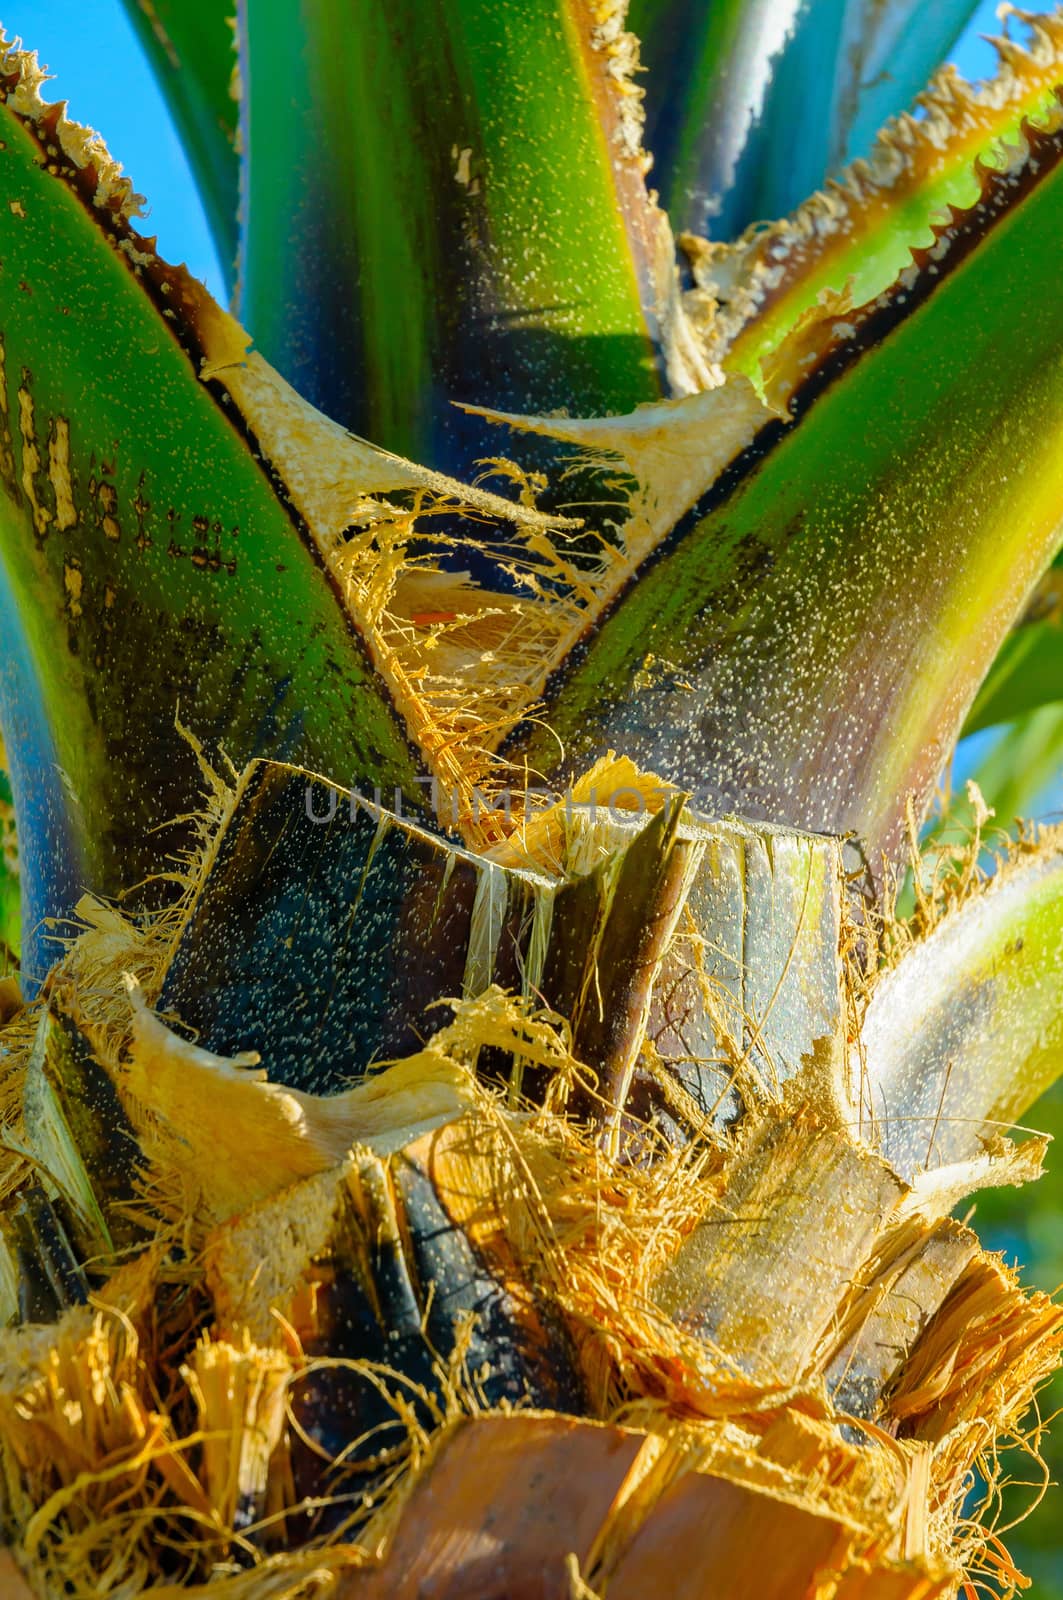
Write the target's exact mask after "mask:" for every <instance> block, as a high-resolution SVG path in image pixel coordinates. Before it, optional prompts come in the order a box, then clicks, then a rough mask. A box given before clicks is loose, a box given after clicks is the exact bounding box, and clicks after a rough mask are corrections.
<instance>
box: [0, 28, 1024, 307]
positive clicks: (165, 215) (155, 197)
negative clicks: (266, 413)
mask: <svg viewBox="0 0 1063 1600" xmlns="http://www.w3.org/2000/svg"><path fill="white" fill-rule="evenodd" d="M187 3H188V4H190V5H191V4H195V0H187ZM1031 9H1032V10H1035V11H1040V10H1048V9H1050V7H1049V6H1048V5H1039V4H1033V5H1032V6H1031ZM0 19H2V21H3V23H4V26H5V28H6V30H7V32H8V34H9V35H15V34H18V35H21V37H22V39H23V41H24V43H25V44H26V45H27V46H28V47H30V48H32V49H35V50H36V51H37V52H38V53H39V55H40V57H41V61H42V62H43V63H44V65H45V66H47V67H48V69H49V70H50V71H51V72H52V73H54V75H55V82H54V84H52V85H51V96H52V98H54V99H67V100H69V102H70V111H71V115H72V116H74V117H75V118H76V119H77V120H78V121H79V122H87V123H88V124H89V125H90V126H91V127H93V128H96V129H97V131H98V132H99V133H101V134H102V135H103V137H104V139H105V140H106V142H107V145H108V148H109V149H110V151H111V154H112V155H114V156H116V157H117V159H118V160H120V161H121V162H123V164H124V165H125V168H126V171H127V172H128V173H129V175H130V176H131V177H132V179H133V181H134V183H135V185H136V187H137V189H138V190H139V192H140V193H141V194H144V195H147V197H148V201H149V206H150V214H149V220H148V224H147V230H146V231H149V232H153V233H154V232H157V233H158V236H159V248H160V250H161V252H162V254H163V255H164V256H167V257H169V258H170V259H171V260H173V259H176V260H181V259H184V260H185V261H187V262H188V265H189V266H190V267H191V268H192V270H193V272H195V273H196V274H197V276H199V277H201V278H204V279H205V280H206V282H207V284H208V286H209V287H210V289H211V290H212V291H213V292H214V293H215V294H216V295H218V296H219V298H224V291H223V289H222V282H221V273H220V271H219V269H218V262H217V257H216V255H215V253H214V247H213V245H212V243H211V240H210V235H209V233H208V231H207V225H206V222H205V220H204V217H203V213H202V210H201V209H200V206H199V202H198V200H197V198H196V194H195V189H194V186H193V183H192V178H191V174H190V173H189V170H188V166H187V164H186V162H185V159H184V156H183V155H182V153H181V146H180V143H179V141H178V139H177V136H176V134H175V133H174V131H173V128H172V126H171V124H170V120H169V117H168V115H167V112H166V108H165V106H164V105H163V103H162V100H161V98H160V96H159V93H158V91H157V90H156V88H155V84H154V80H153V78H152V76H151V71H150V68H149V67H148V65H147V62H146V61H145V59H144V57H143V55H142V54H141V51H140V46H139V44H138V43H137V40H136V37H135V35H134V33H133V30H132V29H131V27H130V26H129V23H128V22H127V21H126V17H125V13H124V11H123V9H122V6H121V4H120V3H119V0H87V3H86V0H0ZM997 27H998V24H997V21H996V0H983V4H981V5H980V6H979V9H978V12H977V14H976V16H975V18H974V21H973V23H972V26H971V27H970V28H969V30H968V32H967V35H966V37H965V39H964V41H963V44H962V46H961V48H960V49H959V50H958V51H957V53H956V58H955V59H956V61H957V64H958V65H959V67H960V69H961V71H963V72H964V73H965V74H966V75H967V76H968V77H980V76H982V75H984V74H985V73H987V72H990V71H991V70H992V66H993V53H992V51H991V50H990V48H989V46H988V45H986V44H985V43H983V42H982V41H981V40H980V39H979V37H978V35H979V34H980V33H985V32H990V33H992V32H995V31H996V30H997ZM118 84H121V85H123V86H124V92H123V93H121V94H119V93H117V92H116V85H118Z"/></svg>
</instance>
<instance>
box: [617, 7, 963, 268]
mask: <svg viewBox="0 0 1063 1600" xmlns="http://www.w3.org/2000/svg"><path fill="white" fill-rule="evenodd" d="M973 10H974V0H941V3H940V4H936V5H934V6H925V5H922V4H920V3H919V0H893V3H892V4H888V5H886V6H882V5H878V4H869V3H868V0H788V3H786V4H783V5H778V4H775V3H774V0H753V3H749V0H724V3H722V4H713V5H705V4H700V3H693V0H632V5H631V8H630V11H629V14H628V23H629V26H630V27H631V28H632V29H633V30H634V32H635V33H636V34H637V35H638V37H639V39H640V40H641V42H642V55H643V59H644V61H645V63H646V66H647V68H648V82H647V90H646V97H647V131H646V143H647V145H648V147H649V149H650V151H651V153H652V154H653V157H654V181H655V182H656V183H657V184H658V185H659V186H660V189H661V193H662V197H663V200H664V203H665V206H666V207H667V209H668V212H669V215H670V216H671V217H672V219H673V222H674V224H675V226H676V228H677V230H678V229H681V228H685V229H690V230H692V231H693V232H695V233H704V232H705V231H707V230H709V231H711V233H712V236H713V237H714V238H717V239H730V238H734V237H735V236H736V235H738V234H739V233H741V232H742V230H743V229H744V228H746V227H747V226H748V225H749V224H750V223H753V222H759V221H765V220H767V219H768V218H771V217H777V216H781V215H782V214H783V213H784V212H787V211H792V210H793V209H794V208H795V206H797V205H799V204H800V203H801V202H802V201H803V200H804V199H805V197H806V196H807V195H809V194H810V193H811V192H812V191H813V190H814V189H817V188H819V187H820V186H821V185H822V183H823V182H824V180H825V179H826V178H827V177H828V176H829V175H831V174H832V173H837V172H839V171H840V170H841V168H842V166H843V165H844V164H845V162H846V161H848V160H851V159H852V158H853V157H854V156H857V155H864V154H866V152H867V150H868V149H869V148H870V145H871V141H872V139H873V137H874V135H875V133H876V132H877V130H878V128H879V127H880V126H881V125H882V123H883V122H885V121H886V119H887V117H890V116H892V115H893V114H895V113H896V112H898V111H902V110H904V109H905V108H906V107H907V106H908V105H909V104H910V103H911V101H912V100H913V99H914V98H915V96H916V94H918V92H919V91H920V90H921V89H922V88H923V86H924V85H925V83H926V81H927V79H928V77H929V76H930V74H931V73H932V72H933V70H934V68H935V67H936V66H938V64H939V63H940V62H941V61H942V60H943V59H944V57H945V56H946V55H947V53H948V51H949V49H950V48H951V46H952V44H953V43H954V41H955V40H956V38H957V37H958V36H959V34H960V32H961V31H962V29H963V26H964V24H965V22H966V21H967V18H968V16H969V15H970V13H971V12H972V11H973ZM812 105H814V106H815V107H816V111H815V114H814V115H810V114H809V108H810V107H811V106H812Z"/></svg>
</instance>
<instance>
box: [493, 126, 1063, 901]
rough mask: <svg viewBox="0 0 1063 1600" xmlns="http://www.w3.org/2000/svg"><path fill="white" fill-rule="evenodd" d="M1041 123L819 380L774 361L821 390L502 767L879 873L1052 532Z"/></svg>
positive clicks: (813, 354)
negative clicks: (678, 796)
mask: <svg viewBox="0 0 1063 1600" xmlns="http://www.w3.org/2000/svg"><path fill="white" fill-rule="evenodd" d="M1059 121H1060V119H1059V118H1058V117H1057V119H1056V125H1055V128H1054V130H1053V131H1052V132H1051V133H1049V132H1047V131H1046V132H1042V133H1040V134H1031V140H1032V149H1031V154H1030V157H1029V159H1028V160H1027V161H1026V163H1025V165H1022V164H1020V165H1018V166H1017V167H1016V169H1015V171H1014V172H1012V173H1005V174H1000V175H997V176H993V175H987V176H986V179H985V184H986V192H985V196H984V198H983V200H982V201H981V202H980V204H979V205H978V206H977V207H975V208H973V209H972V210H971V211H970V212H969V213H966V214H963V215H962V216H960V217H959V218H958V219H957V220H956V221H955V222H954V224H953V225H952V226H951V228H950V229H945V230H943V231H942V234H941V243H940V244H939V246H938V247H936V248H935V250H934V251H933V252H927V253H925V254H924V255H923V256H922V257H921V258H920V266H919V268H918V269H917V268H914V267H913V269H911V271H910V272H909V273H908V274H907V275H905V276H904V277H903V278H902V279H901V280H900V281H899V283H898V285H897V289H896V292H895V294H894V295H893V296H886V297H884V299H883V301H882V302H880V303H875V304H874V305H873V306H871V307H868V308H866V309H865V312H864V313H863V314H862V316H861V315H855V314H854V317H853V318H852V319H848V318H844V317H843V318H836V319H835V318H831V317H830V316H828V317H827V319H826V325H825V327H824V328H822V329H821V330H820V336H821V337H822V335H823V333H827V334H828V339H827V354H826V357H825V359H824V349H823V346H822V344H821V345H820V347H819V349H818V350H817V348H816V346H815V338H814V337H813V339H812V341H811V343H810V344H808V345H805V344H802V343H801V342H800V341H799V342H798V344H797V347H796V350H795V352H794V356H795V365H796V367H797V369H798V370H799V371H801V372H803V373H804V374H805V375H806V378H807V375H808V373H809V371H810V370H811V371H814V370H815V369H816V365H817V361H818V362H819V369H820V371H821V374H822V376H821V378H820V379H819V380H818V383H813V385H812V387H811V389H806V390H805V400H804V402H802V399H801V391H800V390H798V395H797V405H798V409H799V411H800V415H799V418H798V421H797V423H796V425H791V426H790V427H788V428H786V427H778V426H776V427H774V428H772V427H769V428H768V429H766V430H764V431H762V433H761V435H760V438H759V441H758V442H757V443H756V444H754V446H753V447H752V448H751V449H750V450H749V451H748V452H747V453H746V455H745V457H744V458H743V459H742V460H741V461H740V462H739V463H738V465H737V466H736V467H735V468H733V469H732V470H731V473H730V475H729V476H730V481H729V482H728V481H727V480H726V479H725V480H723V481H722V482H721V484H720V485H718V486H717V488H716V489H714V490H713V491H710V493H709V495H708V497H707V499H706V502H705V503H704V505H703V507H702V509H701V511H700V513H699V512H697V511H695V513H693V514H692V515H691V516H690V517H688V518H687V519H686V521H685V523H684V524H683V525H682V526H681V528H680V530H679V531H678V533H677V534H676V535H675V536H674V537H673V539H672V541H671V542H670V544H669V545H668V546H667V547H666V548H665V549H664V551H663V552H662V553H661V555H660V557H659V558H658V559H657V560H656V562H655V563H654V564H653V565H652V566H651V567H650V568H649V570H647V571H646V572H645V573H643V574H642V576H641V577H640V579H639V581H638V582H637V583H636V584H635V585H634V586H633V587H630V588H629V589H628V591H627V592H626V593H625V595H624V596H623V597H622V598H621V600H620V601H619V602H618V603H617V604H616V605H615V606H614V608H613V610H612V612H611V613H610V614H609V616H608V617H607V619H606V620H605V622H604V624H603V625H601V626H600V627H599V629H598V630H597V632H596V633H594V634H591V632H590V630H589V629H588V633H587V636H586V638H585V640H584V644H583V647H582V649H581V650H579V651H577V652H576V656H575V658H574V659H573V660H572V661H571V662H570V665H569V666H568V668H567V669H566V670H565V671H563V672H561V673H559V674H558V675H557V678H556V680H555V681H554V683H553V684H552V685H551V686H550V689H549V690H548V694H547V711H546V721H547V722H548V723H549V724H550V727H551V730H552V731H551V732H550V733H546V732H544V731H542V729H540V730H539V731H537V732H536V731H532V732H530V733H529V734H527V735H525V737H524V738H523V739H521V738H518V739H516V740H514V741H512V743H511V745H510V749H509V751H507V753H508V754H516V755H517V756H518V758H519V759H524V758H527V759H528V760H529V761H530V763H531V764H532V765H533V766H534V767H536V768H538V769H539V770H540V771H546V772H551V771H553V772H555V773H557V772H559V759H558V750H559V747H560V746H563V748H564V762H563V764H561V765H560V770H563V771H565V772H566V773H567V772H570V771H578V770H579V769H580V768H581V767H583V766H584V765H585V764H589V762H590V761H591V760H592V759H594V758H596V757H597V756H599V755H601V754H602V753H603V752H604V751H605V750H607V749H610V748H619V749H622V750H624V752H625V753H626V754H627V755H629V756H631V757H632V759H634V760H635V761H637V762H638V763H639V764H640V765H641V766H643V767H645V768H649V769H651V770H657V771H658V772H659V773H660V775H661V776H663V777H665V778H667V779H669V780H670V781H673V782H677V783H680V784H681V785H683V786H684V787H688V788H690V789H691V790H692V791H693V792H694V793H695V796H696V797H697V800H698V801H699V803H700V804H701V805H702V806H707V807H708V808H710V809H711V810H713V811H719V810H732V809H733V810H736V811H738V812H740V813H742V814H746V815H752V816H759V817H764V818H767V819H768V820H774V821H778V822H782V823H786V824H789V825H791V826H797V827H805V828H810V829H813V830H822V831H826V832H836V833H845V832H847V831H849V830H854V831H855V832H856V833H857V834H858V835H859V837H860V839H861V840H862V841H863V845H864V848H865V849H866V851H867V853H868V857H869V861H870V865H871V868H872V871H877V869H878V866H879V864H880V860H881V856H882V854H883V853H885V855H886V856H887V857H889V858H892V859H894V860H899V859H900V857H901V856H902V855H903V851H904V842H903V836H904V815H905V807H906V804H907V798H908V796H909V795H911V796H913V797H914V800H915V804H916V808H917V810H918V811H921V810H922V809H923V808H924V807H925V806H926V804H927V803H928V801H929V798H930V794H931V791H932V788H933V784H934V782H935V781H936V778H937V775H938V773H939V772H940V770H941V767H942V766H943V764H944V761H945V759H946V758H947V756H948V754H949V753H950V751H951V748H952V745H953V743H954V741H955V739H956V737H957V736H958V733H959V730H960V727H961V725H962V722H963V718H964V715H965V713H966V710H967V708H968V706H969V704H970V701H971V699H972V698H973V695H974V693H975V691H976V688H977V686H978V683H979V682H980V680H981V678H982V677H983V675H984V674H985V672H986V671H987V670H988V668H989V666H990V664H991V662H992V659H993V655H994V653H995V651H996V649H997V647H998V645H999V642H1000V640H1001V639H1002V638H1003V636H1004V635H1005V633H1006V632H1007V630H1008V628H1009V627H1010V626H1011V624H1012V622H1013V620H1014V618H1015V617H1016V615H1017V614H1018V613H1020V612H1021V611H1022V609H1023V607H1024V605H1025V603H1026V601H1027V599H1028V597H1029V594H1030V592H1031V591H1032V589H1033V587H1034V585H1035V584H1036V583H1037V581H1038V579H1039V578H1040V576H1041V573H1042V571H1043V569H1044V567H1045V565H1046V564H1047V562H1048V561H1049V560H1050V559H1051V557H1052V555H1053V554H1054V553H1055V551H1056V549H1057V548H1058V545H1059V542H1060V538H1061V536H1063V482H1061V478H1060V468H1059V461H1060V454H1061V452H1060V443H1059V441H1060V437H1061V435H1063V380H1061V374H1063V367H1061V363H1060V351H1061V350H1063V301H1061V299H1060V296H1059V293H1058V279H1057V274H1056V268H1055V250H1054V241H1055V240H1056V239H1057V238H1058V237H1059V233H1060V230H1061V228H1063V165H1061V158H1063V129H1061V128H1060V126H1059ZM950 269H951V270H950ZM861 329H862V330H863V332H862V333H861ZM835 337H837V338H840V339H841V341H842V344H841V347H840V348H839V347H838V346H836V345H832V342H831V341H832V340H833V338H835ZM832 363H833V365H832ZM835 374H837V375H835ZM831 378H833V381H830V380H831ZM823 383H825V384H826V386H825V387H822V385H823Z"/></svg>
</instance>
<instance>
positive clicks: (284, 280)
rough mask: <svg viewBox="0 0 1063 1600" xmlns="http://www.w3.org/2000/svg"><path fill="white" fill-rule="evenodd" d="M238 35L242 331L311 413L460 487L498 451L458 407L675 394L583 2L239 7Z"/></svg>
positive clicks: (657, 272) (622, 98)
mask: <svg viewBox="0 0 1063 1600" xmlns="http://www.w3.org/2000/svg"><path fill="white" fill-rule="evenodd" d="M614 21H615V19H614ZM240 37H241V51H242V66H241V72H242V76H243V79H244V85H245V99H244V105H243V143H244V149H245V152H247V155H246V157H245V159H246V161H247V167H246V173H245V189H246V214H245V217H244V238H243V251H242V272H241V284H240V290H239V310H240V315H241V316H242V318H243V320H244V321H245V322H246V324H247V326H248V327H249V328H250V329H251V332H252V333H253V335H254V337H255V339H256V341H257V344H258V347H259V348H260V349H261V350H262V352H263V354H264V355H265V356H266V357H267V359H268V360H270V361H271V362H272V363H273V364H274V365H275V366H276V367H277V368H278V369H279V370H280V371H281V372H282V373H283V374H284V376H285V377H286V378H287V379H288V380H289V381H290V382H292V383H293V384H294V385H295V386H296V387H297V388H298V389H299V390H300V392H301V393H303V394H305V395H306V396H307V397H308V398H309V399H310V400H312V401H313V403H314V404H315V405H317V406H319V407H320V408H321V409H322V410H324V411H326V412H327V413H328V414H329V415H330V416H333V417H336V418H337V419H339V420H340V421H342V422H344V423H345V424H346V425H347V426H348V427H351V428H352V429H353V430H354V431H355V432H357V433H359V434H361V435H363V436H364V437H367V438H372V439H374V440H376V441H377V442H379V443H381V444H384V445H386V446H387V447H388V448H389V449H393V450H396V451H399V452H401V453H402V454H404V455H409V456H412V457H413V458H414V459H416V460H421V461H426V462H430V463H431V464H432V465H434V466H437V467H445V468H446V470H457V471H460V472H462V473H465V472H467V471H468V470H470V469H471V465H472V462H473V461H474V460H475V459H476V458H477V457H478V456H479V455H483V454H487V453H489V449H490V446H489V445H486V444H485V441H486V440H487V439H488V437H489V435H488V433H487V432H486V431H485V430H484V428H483V425H482V423H480V422H479V421H478V420H476V419H469V418H467V417H463V416H461V415H459V414H458V413H456V412H455V411H454V409H453V407H452V406H451V405H450V404H449V402H450V401H452V400H462V401H477V402H480V403H483V404H489V405H495V406H502V407H505V408H508V409H516V410H528V409H546V410H549V409H552V408H554V407H557V406H567V407H570V408H572V409H573V410H575V411H578V412H582V413H594V412H600V411H623V410H626V409H628V408H629V407H630V406H632V405H634V404H637V403H639V402H641V401H644V400H649V399H652V398H654V397H656V396H657V395H659V394H660V392H661V390H662V385H663V384H665V383H666V382H670V381H672V374H671V373H669V372H668V371H666V369H667V368H669V367H670V366H674V365H675V364H676V362H678V363H679V365H680V366H682V363H683V361H684V360H685V359H686V357H685V356H683V355H682V354H681V353H676V352H673V353H672V354H670V353H669V348H668V347H669V343H670V342H672V343H674V340H673V338H672V332H671V331H670V329H669V327H668V326H667V323H668V319H669V317H670V316H672V315H673V311H674V308H673V306H672V299H673V297H674V294H675V280H674V266H673V259H672V250H671V244H670V237H669V236H668V234H667V226H666V224H665V222H664V219H663V217H662V215H661V213H660V212H659V211H657V210H656V208H655V207H654V206H653V205H652V204H651V203H650V201H649V199H648V197H647V193H646V189H645V185H644V182H643V168H644V162H643V157H642V154H641V148H640V144H639V134H640V119H639V115H638V104H639V101H638V96H637V94H636V92H635V90H634V87H633V85H632V83H631V81H630V77H631V74H630V62H629V61H628V59H627V56H626V54H625V52H626V51H627V50H628V46H627V44H626V43H625V36H624V35H623V33H622V32H621V31H620V30H619V28H618V27H615V26H613V23H611V22H609V21H608V20H606V21H603V20H602V19H601V18H600V17H598V15H597V10H596V8H595V7H594V6H592V5H590V4H589V3H588V0H435V3H433V5H432V6H430V7H429V9H428V12H427V13H426V11H425V8H424V7H423V6H422V5H421V4H419V3H418V0H401V3H398V4H397V5H392V6H391V7H390V8H387V9H383V8H381V7H380V6H379V5H377V4H375V3H373V0H357V3H355V4H351V3H350V0H323V3H321V4H317V5H315V6H313V7H305V6H299V5H297V4H295V3H294V0H246V3H245V6H244V10H243V13H242V21H241V29H240ZM281 238H283V239H285V240H286V241H288V244H287V247H286V249H285V250H284V252H283V253H282V254H281V255H280V258H279V259H278V248H277V242H278V239H281ZM689 354H690V358H691V359H695V358H694V357H693V355H692V353H689Z"/></svg>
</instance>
